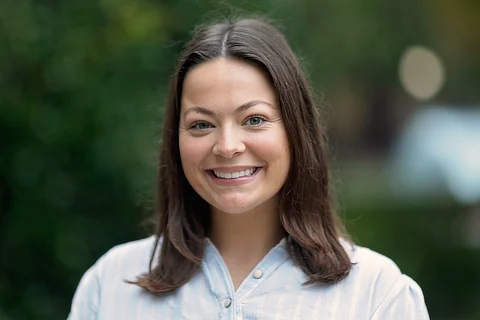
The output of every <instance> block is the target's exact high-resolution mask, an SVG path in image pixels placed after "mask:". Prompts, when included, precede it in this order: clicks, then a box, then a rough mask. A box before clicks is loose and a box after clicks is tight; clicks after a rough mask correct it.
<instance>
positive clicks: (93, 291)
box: [67, 263, 101, 320]
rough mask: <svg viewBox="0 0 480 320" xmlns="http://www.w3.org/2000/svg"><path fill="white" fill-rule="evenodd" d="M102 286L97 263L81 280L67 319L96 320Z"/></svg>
mask: <svg viewBox="0 0 480 320" xmlns="http://www.w3.org/2000/svg"><path fill="white" fill-rule="evenodd" d="M100 288H101V286H100V281H99V277H98V263H97V264H95V265H93V266H92V267H91V268H90V269H88V270H87V272H85V274H84V275H83V277H82V279H81V280H80V283H79V284H78V287H77V290H76V291H75V295H74V296H73V301H72V306H71V309H70V314H69V315H68V318H67V320H96V319H97V311H98V302H99V296H100Z"/></svg>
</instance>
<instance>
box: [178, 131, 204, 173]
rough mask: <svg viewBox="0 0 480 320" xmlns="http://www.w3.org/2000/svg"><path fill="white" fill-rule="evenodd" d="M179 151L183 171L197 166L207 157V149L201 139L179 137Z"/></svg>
mask: <svg viewBox="0 0 480 320" xmlns="http://www.w3.org/2000/svg"><path fill="white" fill-rule="evenodd" d="M179 149H180V157H181V160H182V165H183V167H184V170H185V169H188V167H191V166H198V165H199V164H200V162H201V161H202V160H203V159H204V158H205V156H206V155H207V150H208V147H207V145H206V143H205V141H203V140H202V139H199V138H192V137H182V136H180V139H179Z"/></svg>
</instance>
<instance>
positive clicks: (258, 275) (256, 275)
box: [253, 269, 263, 279]
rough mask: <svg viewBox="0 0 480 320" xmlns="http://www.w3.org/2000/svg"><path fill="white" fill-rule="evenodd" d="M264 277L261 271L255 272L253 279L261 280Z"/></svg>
mask: <svg viewBox="0 0 480 320" xmlns="http://www.w3.org/2000/svg"><path fill="white" fill-rule="evenodd" d="M262 276H263V272H262V270H260V269H257V270H255V272H254V273H253V277H254V278H255V279H260V278H261V277H262Z"/></svg>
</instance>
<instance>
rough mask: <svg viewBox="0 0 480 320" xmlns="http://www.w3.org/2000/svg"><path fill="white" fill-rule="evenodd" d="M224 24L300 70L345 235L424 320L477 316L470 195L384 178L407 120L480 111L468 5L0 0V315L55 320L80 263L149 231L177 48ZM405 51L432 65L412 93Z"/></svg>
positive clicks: (478, 266)
mask: <svg viewBox="0 0 480 320" xmlns="http://www.w3.org/2000/svg"><path fill="white" fill-rule="evenodd" d="M232 13H236V14H248V13H258V14H264V15H266V16H267V17H270V18H272V19H274V20H275V21H277V22H278V23H279V24H280V25H281V26H283V30H284V31H285V33H286V35H287V37H288V38H289V40H290V41H291V44H292V46H293V48H294V50H295V52H296V53H297V54H298V56H299V57H300V59H301V60H302V62H303V64H304V66H305V70H306V71H307V74H308V76H309V77H310V78H311V80H312V85H313V87H314V90H315V91H316V92H317V94H318V95H319V97H320V98H321V99H322V101H323V102H324V103H323V107H324V108H323V109H324V110H323V111H324V115H325V119H326V121H325V122H326V123H327V124H328V136H329V138H330V141H331V146H332V172H333V175H334V181H335V185H336V190H337V191H336V193H337V195H338V204H339V211H340V212H341V214H342V216H343V217H344V219H345V222H346V224H347V227H348V229H349V231H350V232H351V234H352V237H353V239H354V240H355V241H356V242H357V243H359V244H360V245H364V246H368V247H370V248H372V249H374V250H376V251H378V252H380V253H383V254H385V255H387V256H389V257H390V258H392V259H393V260H394V261H395V262H396V263H397V264H398V265H399V267H400V268H401V269H402V271H403V272H404V273H406V274H408V275H409V276H411V277H412V278H414V279H415V280H416V281H417V282H418V283H419V284H420V286H421V287H422V289H423V291H424V295H425V299H426V302H427V306H428V308H429V311H430V314H431V317H432V319H480V303H479V301H480V272H479V270H480V244H479V243H480V242H478V241H477V242H475V241H473V242H472V241H470V240H471V239H472V238H473V239H475V237H476V236H478V232H480V231H478V229H477V228H475V224H474V222H475V221H476V223H477V224H476V225H477V226H478V225H479V224H478V222H479V221H480V220H479V219H477V218H478V212H479V206H478V202H477V203H475V202H473V203H462V202H460V201H458V200H457V199H456V198H455V197H453V196H452V195H451V194H449V193H448V192H443V193H436V194H435V195H433V196H432V195H429V196H425V197H423V196H422V195H421V194H420V196H417V197H414V198H412V197H407V196H405V197H398V196H397V193H396V192H395V191H392V188H390V186H391V185H392V183H391V181H390V180H389V178H388V177H389V176H390V175H389V174H388V172H389V170H391V169H389V168H391V166H390V163H391V159H392V157H394V154H395V153H394V149H395V145H396V140H397V139H398V137H399V134H400V133H401V132H402V128H403V127H404V125H405V123H406V121H408V119H410V117H412V115H413V114H415V112H417V111H418V110H420V109H421V108H423V107H425V106H426V105H429V104H438V105H449V106H452V107H453V108H456V107H458V106H473V107H469V108H471V109H472V108H473V109H475V108H476V109H478V107H475V105H480V104H479V102H480V90H479V88H480V32H479V31H478V30H480V1H476V0H457V1H453V0H452V1H438V0H404V1H385V0H364V1H358V0H335V1H333V0H322V1H319V0H295V1H293V0H277V1H273V0H257V1H241V2H228V1H201V0H197V1H186V0H183V1H182V0H181V1H173V0H162V1H153V0H137V1H127V0H116V1H113V0H69V1H47V0H41V1H33V0H2V1H1V2H0V93H1V94H0V247H1V251H0V252H1V253H0V319H1V320H9V319H14V320H22V319H65V318H66V317H67V314H68V311H69V308H70V303H71V299H72V296H73V293H74V290H75V288H76V286H77V284H78V281H79V280H80V277H81V276H82V274H83V273H84V272H85V271H86V269H87V268H88V267H90V266H91V265H92V263H93V262H94V261H95V260H96V259H97V258H98V257H99V256H100V255H101V254H103V253H104V252H105V251H106V250H108V249H109V248H111V247H112V246H114V245H116V244H119V243H122V242H126V241H130V240H134V239H138V238H141V237H144V236H147V235H148V234H149V232H150V229H149V227H148V226H147V225H145V224H144V223H143V221H144V220H145V219H146V218H147V217H148V216H149V214H150V213H151V211H152V207H153V203H152V194H153V192H154V184H155V178H156V177H155V171H156V168H155V164H156V152H157V145H158V140H159V138H160V137H159V129H160V125H161V119H162V109H163V105H164V99H165V91H166V86H167V84H168V81H169V77H170V75H171V73H172V71H173V67H174V65H175V62H176V57H177V54H178V53H179V51H180V50H181V48H182V45H183V43H184V41H186V40H187V39H188V38H189V37H190V35H191V30H192V29H193V28H194V26H196V25H197V24H198V23H201V22H204V21H205V20H209V19H211V18H218V17H223V16H229V15H231V14H232ZM416 45H421V46H424V47H425V48H429V49H430V50H431V51H432V52H434V53H435V56H436V57H439V58H440V59H439V61H440V62H441V66H442V68H443V69H441V70H443V71H444V82H443V83H444V84H443V85H441V86H439V88H438V90H436V91H435V93H434V94H430V95H429V96H428V97H423V98H421V99H419V97H418V95H417V96H415V94H413V95H412V94H410V93H409V91H408V90H407V89H405V85H402V84H403V82H402V80H401V68H400V66H401V63H400V62H401V61H402V56H403V55H404V54H405V52H406V50H407V49H408V48H409V47H411V46H416ZM422 65H426V64H422V63H420V67H421V66H422ZM414 69H415V68H414ZM417 69H418V68H417ZM435 70H436V69H435ZM427 73H428V72H427ZM433 73H434V72H433ZM424 74H425V73H421V74H420V76H421V75H424ZM420 78H421V77H420ZM425 81H427V82H428V79H427V80H425ZM440 82H441V81H440ZM418 85H419V86H422V84H418V83H417V86H418ZM427 87H428V83H427ZM479 127H480V125H479ZM478 146H480V141H478ZM447 147H448V146H446V148H447ZM479 165H480V161H479ZM393 184H395V183H394V182H393ZM472 217H473V218H472ZM475 217H477V218H475ZM472 225H473V227H472ZM472 230H473V231H472ZM468 239H470V240H468Z"/></svg>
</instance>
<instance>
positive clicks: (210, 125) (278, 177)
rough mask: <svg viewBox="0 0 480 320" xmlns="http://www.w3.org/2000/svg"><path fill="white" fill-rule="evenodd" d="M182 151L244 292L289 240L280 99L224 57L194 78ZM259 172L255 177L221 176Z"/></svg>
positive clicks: (249, 70)
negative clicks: (282, 205) (283, 207)
mask: <svg viewBox="0 0 480 320" xmlns="http://www.w3.org/2000/svg"><path fill="white" fill-rule="evenodd" d="M181 100H182V104H181V114H180V119H181V120H180V129H179V146H180V155H181V160H182V167H183V170H184V173H185V176H186V178H187V180H188V181H189V183H190V184H191V185H192V187H193V188H194V189H195V191H196V192H197V193H198V194H199V195H200V196H201V197H202V198H203V199H205V201H207V202H208V203H209V204H210V205H211V215H212V228H211V229H212V234H211V235H210V237H211V239H212V241H213V242H214V244H215V245H216V246H217V248H218V249H219V251H220V253H221V254H222V256H223V258H224V260H225V262H226V264H227V267H228V268H229V271H230V273H231V275H232V280H233V282H234V285H235V286H236V287H237V286H238V285H239V284H240V283H241V281H242V280H243V278H244V277H245V276H246V275H247V274H248V273H249V272H250V270H251V269H252V268H253V267H254V266H255V265H256V264H257V263H258V262H259V261H260V260H261V259H262V258H263V257H264V255H265V254H266V253H267V252H268V251H269V250H270V249H271V248H272V247H273V246H274V245H275V244H277V243H278V241H279V240H280V239H281V238H282V237H283V236H284V231H283V228H282V226H281V224H280V222H279V214H278V192H279V191H280V189H281V188H282V186H283V185H284V183H285V180H286V178H287V175H288V172H289V168H290V153H289V145H288V139H287V135H286V131H285V127H284V124H283V121H282V117H281V112H280V109H279V106H278V102H277V97H276V94H275V92H274V89H273V87H272V86H271V84H270V82H269V80H268V78H267V76H266V75H265V74H264V72H262V70H261V69H259V68H258V67H255V66H253V65H251V64H248V63H246V62H242V61H238V60H232V59H225V58H218V59H214V60H211V61H208V62H204V63H202V64H200V65H199V66H196V67H195V68H193V69H192V70H190V71H189V72H188V73H187V76H186V78H185V80H184V84H183V92H182V99H181ZM246 168H257V169H256V170H257V171H256V173H255V174H254V175H253V176H252V177H244V178H240V179H235V180H236V181H235V180H227V181H226V180H225V179H219V178H216V177H215V176H214V175H213V174H212V171H211V170H212V169H216V170H217V171H222V172H229V171H239V170H244V169H246Z"/></svg>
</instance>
